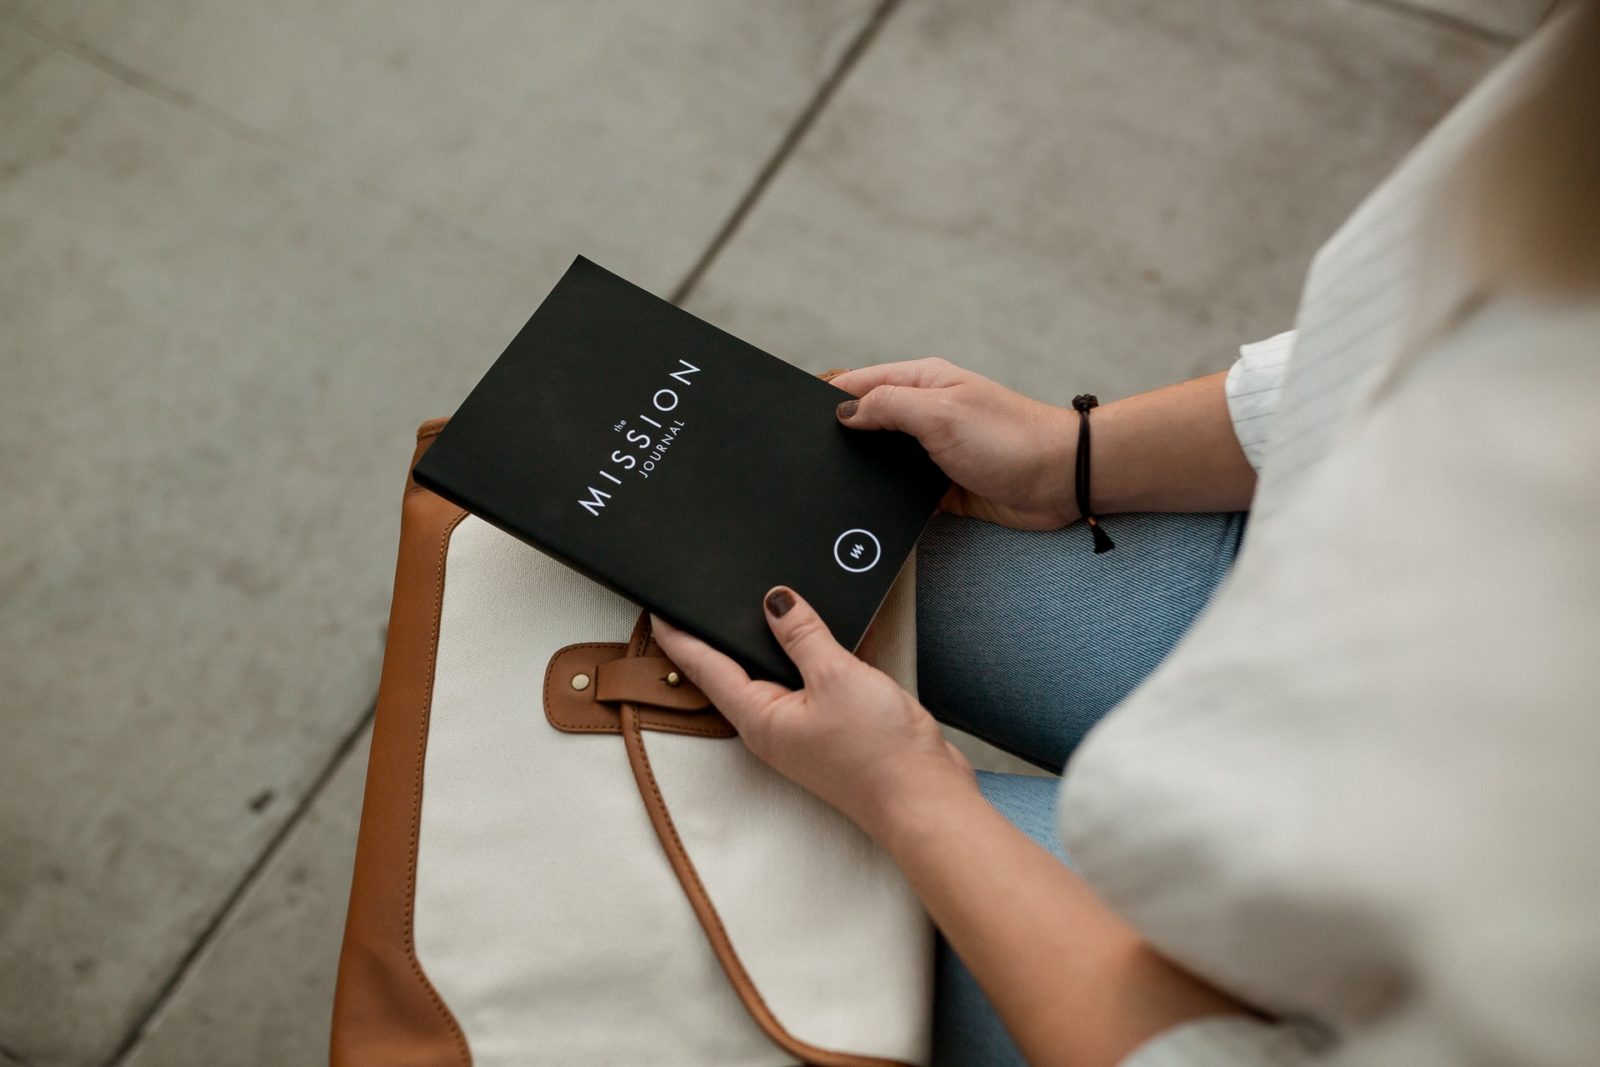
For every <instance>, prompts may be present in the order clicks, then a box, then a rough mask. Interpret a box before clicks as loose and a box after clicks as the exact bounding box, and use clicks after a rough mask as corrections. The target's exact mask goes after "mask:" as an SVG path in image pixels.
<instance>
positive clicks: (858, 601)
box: [415, 257, 949, 686]
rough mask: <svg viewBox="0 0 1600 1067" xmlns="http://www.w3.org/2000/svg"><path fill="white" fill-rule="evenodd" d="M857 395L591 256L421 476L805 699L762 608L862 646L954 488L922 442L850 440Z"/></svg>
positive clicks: (456, 420) (868, 436)
mask: <svg viewBox="0 0 1600 1067" xmlns="http://www.w3.org/2000/svg"><path fill="white" fill-rule="evenodd" d="M848 396H849V394H848V393H845V392H844V391H843V390H841V389H838V388H835V387H834V386H832V385H829V384H828V383H826V382H824V381H822V380H821V379H819V378H817V377H815V376H813V375H811V374H808V373H806V372H805V371H803V370H801V369H799V368H798V367H794V366H791V365H790V364H788V363H785V362H784V361H782V360H780V359H778V358H776V357H774V356H770V355H768V354H767V353H765V352H762V351H761V350H760V349H757V348H755V347H753V346H751V345H748V344H746V343H744V342H743V341H741V340H739V339H738V338H736V337H733V336H732V335H730V334H728V333H725V332H724V331H722V330H719V329H717V328H716V327H714V326H712V325H710V324H709V323H706V322H704V321H702V320H700V319H698V318H696V317H695V316H693V315H691V314H689V313H688V312H686V311H683V310H681V309H679V308H677V307H674V306H673V305H672V304H670V303H668V302H666V301H664V300H662V299H660V298H658V297H656V296H653V295H652V294H650V293H648V292H646V291H645V290H643V289H640V288H638V287H637V286H635V285H632V284H630V283H629V282H626V281H624V280H622V279H621V278H619V277H617V276H616V275H614V274H611V273H610V272H608V271H606V270H604V269H602V268H601V267H598V266H596V265H595V264H593V263H591V262H589V261H588V260H586V259H584V258H582V257H579V258H578V259H577V260H576V261H575V262H574V263H573V264H572V266H571V268H570V269H568V271H567V273H566V274H565V276H563V277H562V279H561V281H560V282H559V283H558V284H557V285H556V287H555V289H553V290H552V291H551V293H550V295H549V296H548V297H546V298H545V300H544V303H542V304H540V305H539V308H538V310H537V311H535V312H534V314H533V317H532V318H531V319H529V320H528V324H527V325H526V326H524V327H523V328H522V331H521V332H520V333H518V334H517V336H516V338H515V339H514V340H513V341H512V342H511V344H510V346H509V347H508V348H507V349H506V351H505V353H504V354H503V355H501V357H500V358H499V360H497V361H496V362H495V364H494V366H493V367H491V368H490V369H489V372H488V374H486V375H485V376H484V378H483V380H482V381H481V382H479V383H478V385H477V387H476V388H474V389H473V390H472V393H471V395H469V396H468V397H467V399H466V401H465V402H464V403H463V404H462V405H461V408H460V410H459V411H457V412H456V414H455V416H454V417H453V418H451V419H450V421H449V423H448V424H447V425H446V426H445V428H444V430H443V432H442V433H440V434H439V437H438V439H437V440H436V441H435V442H434V443H433V445H432V446H431V447H430V448H429V449H428V451H427V452H426V453H424V454H423V457H422V459H421V461H420V462H418V464H417V467H416V471H415V477H416V479H417V481H418V482H419V483H421V484H422V485H425V486H427V487H428V488H429V489H432V490H433V491H434V492H437V493H439V494H440V495H441V496H444V497H446V498H447V499H449V500H451V501H453V502H455V503H457V504H459V505H460V506H462V507H464V508H466V509H467V510H469V511H471V512H473V513H474V514H476V515H479V516H480V517H482V518H484V519H486V520H487V521H489V522H491V523H493V524H495V525H496V526H498V527H500V528H501V529H503V530H505V531H507V532H508V533H511V534H513V535H514V536H516V537H518V538H521V539H522V540H524V541H527V542H528V543H530V544H532V545H534V546H535V547H537V548H540V549H542V550H544V551H546V552H548V553H550V554H551V555H553V556H555V557H557V558H558V559H561V560H562V561H564V562H566V563H568V564H570V565H571V566H573V567H576V568H577V569H578V570H580V571H582V572H583V573H584V574H587V575H588V576H589V577H591V578H593V579H595V580H596V581H599V582H601V583H603V584H604V585H606V586H608V587H610V588H612V589H614V590H616V591H617V592H619V593H621V594H622V595H623V596H626V597H628V598H629V599H631V600H634V601H636V602H638V603H639V604H642V605H643V606H645V607H647V608H649V609H650V610H651V611H654V612H656V613H657V614H658V615H661V616H663V617H664V618H666V619H668V620H669V621H672V622H675V623H677V624H678V625H680V626H682V627H683V628H684V629H687V630H690V631H692V632H694V633H697V634H699V635H700V636H702V637H704V638H705V639H706V640H708V641H710V642H711V643H712V644H713V645H716V646H717V647H719V648H721V649H722V650H723V651H725V652H727V653H728V654H729V655H731V656H733V657H734V658H735V659H737V660H738V661H739V662H740V663H741V664H742V665H743V666H744V667H745V668H746V669H747V670H749V671H750V672H751V673H752V675H755V676H761V677H767V678H773V679H776V680H778V681H782V682H784V683H786V684H788V685H793V686H798V685H799V684H800V679H799V676H798V674H797V673H796V671H795V669H794V666H793V665H792V664H791V663H790V662H789V660H788V658H787V657H786V656H785V655H784V654H783V650H782V649H781V648H780V647H779V645H778V643H777V641H776V640H774V639H773V637H772V635H771V632H770V631H769V630H768V628H767V623H766V620H765V618H764V616H763V614H762V607H761V598H762V596H763V595H764V594H765V593H766V591H767V590H768V589H769V588H771V587H772V586H774V585H779V584H783V585H788V586H791V587H793V588H794V589H795V590H796V591H797V592H799V593H800V595H801V596H804V597H805V598H806V599H807V600H809V601H810V602H811V604H812V605H813V606H815V607H816V609H817V611H818V612H819V613H820V614H821V615H822V618H823V619H824V620H825V621H826V622H827V624H828V627H829V628H830V629H831V630H832V631H833V635H834V636H835V637H836V638H837V639H838V640H839V642H840V643H841V644H843V645H844V646H845V647H847V648H854V647H855V646H856V645H857V644H858V643H859V641H860V640H861V637H862V635H863V634H864V633H865V632H866V628H867V625H868V623H870V622H871V621H872V617H873V615H874V613H876V611H877V610H878V606H879V605H880V604H881V603H882V601H883V598H884V595H885V594H886V593H887V592H888V590H889V585H890V584H891V583H892V582H893V580H894V578H895V575H896V574H897V573H898V571H899V570H900V567H901V565H902V564H903V563H904V562H905V559H906V556H907V555H908V554H909V553H910V551H911V549H912V547H913V546H914V545H915V544H916V540H917V537H918V535H919V534H920V533H921V531H922V528H923V526H924V524H925V523H926V522H927V520H928V518H929V517H930V516H931V515H932V513H933V510H934V508H935V507H936V506H937V505H938V501H939V498H940V497H941V496H942V495H943V493H944V491H945V488H946V487H947V486H948V484H949V482H948V480H947V479H946V478H945V476H944V474H943V473H942V472H941V471H940V470H939V468H938V467H937V466H935V465H934V463H933V461H932V460H930V459H929V458H928V456H927V454H926V453H925V452H924V451H923V449H922V446H921V445H919V444H918V443H917V441H916V440H915V439H914V438H912V437H910V436H908V435H906V434H901V433H894V432H888V431H881V430H864V431H863V430H847V429H845V428H844V427H843V426H842V425H840V424H839V422H838V420H837V419H836V418H835V417H834V407H835V406H836V405H837V404H838V403H839V401H841V400H844V399H847V398H848Z"/></svg>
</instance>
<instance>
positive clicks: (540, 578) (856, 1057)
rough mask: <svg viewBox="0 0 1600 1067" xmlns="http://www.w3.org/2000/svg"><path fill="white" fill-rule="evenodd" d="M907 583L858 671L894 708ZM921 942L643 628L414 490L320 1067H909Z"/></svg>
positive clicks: (910, 905)
mask: <svg viewBox="0 0 1600 1067" xmlns="http://www.w3.org/2000/svg"><path fill="white" fill-rule="evenodd" d="M442 425H443V420H439V421H435V422H432V423H427V424H424V425H423V427H422V428H421V429H420V430H419V431H418V435H417V437H418V444H417V451H416V455H415V456H413V460H412V461H413V463H415V461H416V458H417V457H419V456H421V454H422V452H423V451H424V450H425V449H426V448H427V447H428V444H429V443H430V441H431V440H432V438H433V436H434V435H436V434H437V433H438V432H439V429H440V428H441V427H442ZM704 565H705V566H706V567H708V568H714V567H715V566H716V561H715V560H714V559H708V560H706V561H705V563H704ZM914 566H915V563H914V560H913V561H912V562H908V564H907V565H906V567H905V569H904V570H903V571H902V573H901V574H900V576H899V578H898V579H897V581H896V584H895V585H894V587H893V589H892V590H891V592H890V594H889V597H888V599H887V601H886V602H885V604H884V607H883V609H882V611H881V613H880V615H879V617H878V621H877V622H876V623H875V624H874V627H873V630H872V632H871V633H870V634H869V636H868V638H867V641H866V642H864V645H863V654H864V655H865V656H867V658H869V659H871V660H872V661H874V662H876V663H877V665H878V666H880V667H881V668H883V669H884V670H886V671H887V672H888V673H889V674H891V675H892V676H893V677H895V678H896V680H898V681H899V682H900V683H901V684H902V685H905V686H907V687H908V688H911V687H914V686H915V683H916V650H915V643H914V642H915V622H916V612H915V603H914V599H913V598H914V595H915V580H914V572H913V568H914ZM868 645H870V646H872V649H871V651H868V650H867V646H868ZM674 683H675V684H674ZM913 691H914V690H913ZM932 936H933V935H932V928H931V926H930V924H929V921H928V919H927V917H926V914H925V913H924V911H923V910H922V908H921V906H920V904H919V903H918V901H917V899H916V898H915V896H914V895H913V894H912V892H911V890H910V888H909V886H908V885H907V884H906V882H905V881H904V879H903V878H902V876H901V875H900V873H899V871H898V870H897V869H896V868H895V866H894V864H893V863H892V862H891V861H890V859H889V857H888V855H887V854H886V853H884V852H883V851H881V850H880V849H879V848H877V847H876V846H875V845H874V844H873V843H872V842H871V841H870V840H869V839H868V838H867V837H866V836H865V835H864V834H862V833H861V832H860V831H859V830H858V829H857V828H856V827H855V826H854V825H853V824H852V823H850V822H849V821H848V820H846V819H845V818H844V817H843V816H841V815H839V814H838V813H837V812H836V811H834V810H833V809H832V808H830V807H828V806H827V805H826V804H824V803H823V802H821V801H819V800H817V799H816V798H814V797H812V796H811V795H810V794H808V793H806V792H804V791H803V790H801V789H800V788H799V787H797V786H795V785H793V784H792V783H790V782H789V781H787V780H786V779H784V778H783V777H781V776H780V775H778V774H777V773H776V772H774V771H772V770H771V769H770V768H769V767H767V766H766V765H765V764H763V763H761V762H760V761H759V760H757V759H755V758H754V757H753V756H751V755H750V754H749V752H748V751H747V750H746V749H745V747H744V745H743V744H742V743H741V742H740V741H739V740H738V738H737V737H736V736H735V735H734V732H733V730H732V728H731V727H730V726H729V724H728V723H727V721H726V720H724V719H723V718H722V717H721V716H720V715H719V714H717V713H716V711H715V710H714V709H712V708H710V707H708V706H707V705H706V701H705V697H704V695H703V694H701V693H700V692H699V691H698V689H696V688H695V687H694V686H693V685H692V684H690V683H689V682H688V681H687V679H684V678H682V677H681V676H679V675H678V674H677V673H676V669H675V667H674V666H673V665H672V664H671V663H670V662H669V661H668V660H666V659H665V658H664V657H663V656H662V654H661V652H660V650H659V648H657V647H656V645H655V643H654V642H653V640H652V639H651V636H650V633H649V628H648V616H646V615H643V614H641V613H640V611H639V610H638V608H637V607H636V606H635V605H633V604H632V603H630V602H629V601H627V600H625V599H624V598H622V597H620V596H618V595H616V594H614V593H612V592H610V591H608V590H606V589H605V588H603V587H602V586H600V585H598V584H597V583H595V582H592V581H590V580H588V579H586V578H584V577H582V576H580V575H579V574H577V573H576V572H574V571H572V570H571V569H569V568H568V567H566V566H564V565H563V564H561V563H559V562H556V561H555V560H553V559H551V558H549V557H547V556H545V555H544V554H543V553H541V552H539V551H537V550H536V549H533V548H531V547H529V546H527V545H525V544H523V543H522V542H520V541H517V540H516V539H514V538H512V537H511V536H510V535H508V534H505V533H502V532H501V531H500V530H498V529H496V528H494V527H492V526H490V525H488V524H487V523H485V522H483V521H481V520H479V519H477V518H476V517H474V516H471V515H468V514H467V513H465V512H464V511H462V510H461V509H460V508H458V507H456V506H454V505H452V504H449V503H448V502H446V501H445V500H443V499H442V498H440V497H438V496H435V495H434V494H432V493H430V492H428V491H427V490H425V489H423V488H421V487H420V486H418V485H417V484H416V483H415V482H412V481H410V480H409V479H408V480H407V485H406V490H405V502H404V510H403V518H402V525H401V537H400V556H399V562H398V566H397V568H396V574H395V588H394V599H393V605H392V608H391V613H390V620H389V632H388V642H387V647H386V650H385V655H384V666H383V676H382V682H381V686H380V691H379V696H378V709H377V719H376V724H375V726H374V729H373V737H372V752H371V756H370V758H369V763H368V769H367V784H366V796H365V801H364V803H363V807H362V814H361V827H360V833H359V838H358V843H357V850H356V861H355V870H354V875H353V879H352V885H351V894H350V907H349V913H348V916H347V919H346V926H345V936H344V943H343V948H342V952H341V955H340V961H339V976H338V984H337V991H336V994H335V1003H334V1017H333V1041H332V1062H333V1064H334V1067H379V1065H381V1067H444V1065H466V1064H475V1065H478V1067H501V1065H511V1064H517V1065H527V1064H559V1065H562V1067H584V1065H588V1064H621V1065H630V1064H640V1065H677V1064H685V1065H688V1064H692V1065H695V1067H706V1065H730V1067H737V1065H758V1064H759V1065H767V1064H793V1063H815V1064H823V1065H838V1067H856V1065H869V1064H870V1065H885V1064H923V1063H925V1062H926V1060H927V1056H928V1043H929V1034H930V1014H931V1003H930V1002H931V987H932Z"/></svg>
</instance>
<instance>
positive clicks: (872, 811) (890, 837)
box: [857, 760, 987, 855]
mask: <svg viewBox="0 0 1600 1067" xmlns="http://www.w3.org/2000/svg"><path fill="white" fill-rule="evenodd" d="M879 784H880V788H879V790H878V791H877V795H876V796H874V797H873V798H872V800H871V802H870V803H869V804H868V805H867V808H866V811H865V813H864V815H863V817H861V818H859V819H857V823H858V824H859V825H860V826H861V829H862V830H864V831H865V832H866V834H867V836H868V837H871V838H872V839H873V840H874V841H876V842H877V843H878V844H879V845H881V846H882V847H883V848H884V849H886V850H887V851H889V852H890V853H891V854H895V855H900V854H902V853H904V852H905V851H906V850H911V849H916V848H918V847H920V846H921V845H922V844H923V843H925V842H927V841H929V840H931V839H933V838H936V837H937V836H938V835H939V834H940V833H941V832H943V831H948V830H949V828H950V815H951V813H952V812H953V811H954V810H957V809H959V808H960V807H961V806H963V805H965V804H968V803H971V802H973V801H976V802H978V803H980V804H986V803H987V802H986V801H984V799H983V794H982V793H980V792H979V791H978V783H977V779H976V778H975V777H974V776H973V774H972V771H971V770H970V769H969V768H966V767H962V766H959V765H958V764H956V763H955V762H954V761H952V760H924V761H919V762H918V763H917V764H916V765H913V766H908V767H905V768H901V769H896V770H894V771H892V772H891V773H889V774H887V775H886V776H885V777H884V778H883V779H882V780H881V781H880V783H879Z"/></svg>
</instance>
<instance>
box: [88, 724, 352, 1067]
mask: <svg viewBox="0 0 1600 1067" xmlns="http://www.w3.org/2000/svg"><path fill="white" fill-rule="evenodd" d="M377 710H378V705H377V701H376V699H374V701H373V702H372V703H371V704H370V705H368V707H367V710H366V711H365V712H363V713H362V714H361V716H360V717H359V718H358V719H357V720H356V722H355V724H354V725H353V726H352V727H351V728H350V729H349V730H348V731H347V732H346V733H345V735H344V736H343V737H342V738H340V739H339V744H338V745H337V746H335V747H334V750H333V752H332V754H331V755H330V756H329V757H328V759H327V760H326V761H325V762H324V763H323V766H322V768H321V769H320V770H319V771H318V772H317V775H316V777H315V778H313V779H312V781H311V785H310V786H309V787H308V788H307V789H306V791H305V792H304V793H303V794H301V797H300V800H299V801H298V802H297V803H296V804H295V806H294V810H293V811H291V812H290V813H289V815H288V817H287V818H286V819H284V821H283V825H281V826H279V827H278V829H277V830H276V831H274V833H273V835H272V837H271V838H270V839H268V841H267V843H266V845H265V847H263V848H262V849H261V851H260V852H259V853H257V854H256V858H255V860H254V861H253V862H252V863H251V864H250V866H249V867H247V868H246V869H245V871H244V874H243V875H242V876H241V877H240V878H239V880H238V881H237V882H235V883H234V886H233V889H232V890H230V891H229V893H228V895H227V896H226V897H224V898H223V901H222V903H221V904H220V905H219V906H218V907H217V910H216V911H215V912H213V913H212V916H211V919H210V920H209V921H208V922H207V923H206V925H205V927H204V928H203V929H202V930H201V931H200V933H199V934H198V935H196V937H195V939H194V940H193V941H192V942H190V944H189V948H188V950H187V951H185V952H184V954H183V956H182V958H180V959H179V960H178V962H177V964H176V965H175V966H174V967H173V969H172V973H171V974H169V975H168V976H167V980H166V981H165V982H163V983H162V984H161V988H160V989H158V990H156V992H155V995H154V996H152V997H151V998H150V1001H149V1003H148V1004H146V1005H145V1008H144V1010H143V1011H141V1012H140V1013H139V1015H138V1017H137V1018H136V1019H135V1020H134V1023H133V1025H132V1026H131V1027H129V1029H128V1032H127V1033H126V1034H125V1035H124V1036H123V1038H122V1041H121V1042H120V1043H119V1044H118V1045H117V1047H116V1049H115V1051H113V1052H112V1053H111V1055H110V1057H109V1058H108V1059H107V1060H106V1061H105V1067H122V1065H123V1064H125V1063H126V1062H127V1061H128V1058H129V1057H130V1056H132V1055H133V1053H135V1052H136V1051H138V1048H139V1044H140V1042H141V1041H143V1039H144V1037H145V1035H146V1033H148V1031H149V1029H150V1024H151V1023H152V1022H153V1021H154V1020H155V1018H156V1016H157V1015H159V1014H160V1013H161V1010H162V1009H163V1008H165V1007H166V1006H167V1003H168V1002H169V1001H170V1000H171V999H172V997H173V994H175V993H176V992H177V991H178V990H179V989H180V988H181V987H182V986H183V982H184V979H186V978H188V976H189V974H190V972H191V971H193V969H194V965H195V962H196V961H197V960H198V959H199V958H200V955H201V954H202V953H203V952H204V951H205V950H206V948H208V947H209V946H210V945H211V944H212V943H213V942H214V941H216V939H217V937H218V935H219V934H221V932H222V929H223V927H224V926H226V925H227V922H228V920H229V919H230V918H232V917H233V914H234V912H235V911H237V910H238V908H239V905H240V904H241V903H242V902H243V901H244V897H245V894H247V893H248V892H249V891H250V889H251V887H252V886H254V885H255V883H256V880H257V878H258V877H259V876H260V875H261V873H262V871H264V870H266V868H267V866H268V864H270V863H271V862H272V860H273V859H274V858H275V857H276V856H277V855H278V853H279V852H281V851H282V850H283V845H284V843H285V842H286V841H287V840H288V839H289V835H290V834H291V833H293V832H294V830H295V828H296V827H298V826H299V825H300V823H301V821H302V820H303V819H304V818H305V815H306V813H307V812H309V811H310V810H311V806H312V805H313V804H315V803H316V802H317V800H318V799H319V798H320V797H321V796H322V794H323V793H324V792H325V791H326V790H327V787H328V783H329V781H331V780H332V779H333V776H334V773H335V772H336V771H338V769H339V767H340V766H341V765H342V764H343V763H344V761H345V758H346V757H348V756H349V755H350V753H351V752H352V751H354V749H355V747H356V743H357V742H358V741H360V740H361V735H362V733H363V732H365V730H366V729H367V727H368V726H369V725H371V723H372V720H373V716H374V715H375V714H376V713H377Z"/></svg>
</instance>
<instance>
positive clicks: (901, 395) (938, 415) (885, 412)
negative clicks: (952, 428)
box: [839, 385, 949, 447]
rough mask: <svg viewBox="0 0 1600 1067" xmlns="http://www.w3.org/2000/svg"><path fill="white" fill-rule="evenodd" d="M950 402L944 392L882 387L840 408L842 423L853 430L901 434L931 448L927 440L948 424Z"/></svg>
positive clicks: (914, 388)
mask: <svg viewBox="0 0 1600 1067" xmlns="http://www.w3.org/2000/svg"><path fill="white" fill-rule="evenodd" d="M948 401H949V398H948V396H947V395H946V393H945V390H943V389H925V388H922V387H919V386H914V385H879V386H875V387H873V389H872V390H871V391H869V392H868V393H867V394H866V395H865V396H863V397H861V398H860V399H859V400H854V401H851V400H846V401H845V402H844V403H843V404H840V405H839V421H841V422H843V423H844V424H845V425H846V426H848V427H850V428H851V429H852V430H901V431H903V432H905V433H908V434H910V435H911V436H912V437H915V438H917V439H918V440H920V441H921V442H922V444H923V446H924V447H931V446H929V444H928V438H929V437H930V436H932V435H933V434H935V433H936V432H938V431H939V430H941V429H943V428H944V426H945V424H946V422H947V421H948V414H949V410H948V407H949V404H948ZM852 404H854V405H855V406H854V407H852V406H851V405H852Z"/></svg>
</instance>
